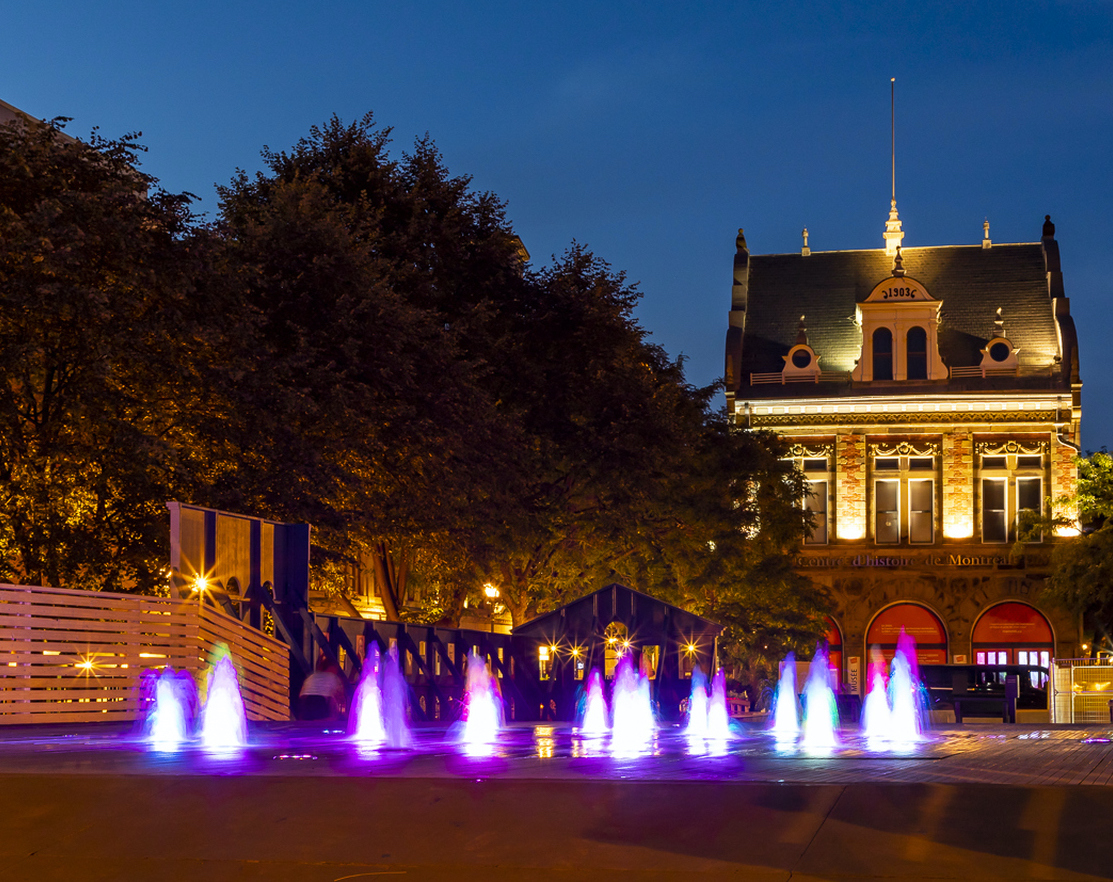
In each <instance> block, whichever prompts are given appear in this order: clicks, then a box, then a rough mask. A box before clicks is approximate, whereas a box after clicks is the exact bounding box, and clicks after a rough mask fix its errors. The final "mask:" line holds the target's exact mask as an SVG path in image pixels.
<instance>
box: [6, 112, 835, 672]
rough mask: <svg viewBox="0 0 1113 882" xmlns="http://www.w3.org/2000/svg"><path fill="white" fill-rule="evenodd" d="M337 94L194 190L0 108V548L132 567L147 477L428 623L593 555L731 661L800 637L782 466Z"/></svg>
mask: <svg viewBox="0 0 1113 882" xmlns="http://www.w3.org/2000/svg"><path fill="white" fill-rule="evenodd" d="M389 145H390V131H389V129H382V128H379V127H378V126H376V124H375V122H374V120H373V118H372V117H371V116H370V115H368V116H367V117H365V118H363V119H362V120H359V121H357V122H355V123H351V124H344V123H342V122H341V121H339V120H338V119H336V118H333V119H332V120H330V121H329V122H328V123H326V124H325V125H323V126H320V127H314V128H313V129H311V130H310V133H309V134H308V135H307V137H305V138H304V139H302V140H301V141H299V142H298V143H297V144H296V145H295V146H294V147H293V148H291V149H290V150H288V151H271V150H265V151H264V153H263V159H264V166H265V167H264V169H263V170H262V171H261V172H259V173H257V174H255V175H247V174H246V173H243V172H239V173H237V174H236V175H235V176H234V177H233V178H232V180H231V181H230V182H229V184H228V185H226V186H224V187H221V188H219V196H220V207H219V212H218V216H217V217H216V219H215V220H214V221H213V222H212V223H209V224H200V223H198V222H197V221H196V219H195V218H193V217H192V216H191V215H190V213H189V203H190V198H189V197H188V195H185V194H182V195H177V196H175V195H171V194H167V193H164V192H162V191H161V190H158V189H157V187H156V182H154V181H153V180H152V179H151V178H149V177H147V176H145V175H143V174H142V173H141V172H139V170H138V168H137V163H136V151H137V150H138V147H137V145H136V142H135V140H134V138H125V139H121V140H120V141H115V142H109V141H103V140H100V139H96V138H94V139H93V140H92V141H91V142H90V143H89V144H84V143H81V142H76V141H72V140H69V139H66V138H64V137H62V136H61V135H60V132H59V129H58V126H53V127H40V128H34V127H26V126H22V125H13V126H9V127H7V128H5V129H3V130H2V131H0V163H2V174H0V298H3V299H2V301H0V335H2V342H3V343H4V350H3V355H2V356H0V359H2V369H3V370H4V372H5V374H6V380H7V382H6V383H5V384H4V386H3V387H2V390H0V391H2V395H3V398H2V400H0V432H2V436H3V437H2V438H0V493H3V494H4V496H3V498H4V506H3V511H2V512H0V542H2V543H3V549H4V554H3V558H4V559H3V561H2V565H3V566H5V567H6V571H5V576H6V577H7V578H10V579H12V580H16V581H33V582H34V581H39V582H45V583H48V584H81V585H86V586H88V587H115V588H119V587H131V588H134V589H137V590H146V591H150V590H156V589H157V588H158V587H159V585H160V580H161V575H160V572H159V571H160V569H161V567H160V561H161V560H162V559H164V557H165V540H164V537H163V527H162V524H163V523H164V520H165V518H164V514H163V509H162V504H163V502H164V501H165V500H166V499H168V498H174V497H179V498H188V499H190V500H191V501H194V502H197V503H200V504H207V505H212V506H216V507H220V508H224V509H229V510H240V511H250V512H252V513H258V514H263V515H265V516H268V517H273V518H277V519H281V520H293V521H308V522H310V523H312V524H313V525H314V527H315V532H314V535H315V543H316V548H315V569H316V570H317V571H318V572H319V573H325V574H328V573H333V574H336V575H337V578H340V576H341V574H342V571H343V570H344V569H345V568H348V567H350V566H353V565H360V566H365V567H370V568H372V569H373V571H374V573H375V580H376V583H377V585H378V587H379V590H380V592H381V595H382V599H383V603H384V606H385V607H386V610H387V614H388V616H389V617H391V618H399V617H402V616H405V615H414V614H421V613H420V612H415V611H414V610H407V609H406V608H405V607H406V605H405V589H406V585H407V582H409V581H411V580H414V579H417V580H421V581H422V582H423V583H424V584H425V585H426V586H429V587H430V588H435V589H436V591H435V592H431V594H430V596H435V598H436V602H435V603H430V604H429V605H428V606H429V607H430V608H428V609H426V610H425V614H426V615H428V616H431V617H433V618H444V619H446V620H449V621H451V620H453V619H454V618H456V617H458V616H459V613H460V611H461V609H462V606H463V604H464V601H465V599H466V598H468V597H472V598H475V599H478V597H480V596H481V592H482V589H483V586H484V585H485V584H492V583H493V584H494V585H495V586H497V588H498V589H499V592H500V600H501V602H503V603H504V604H505V605H506V606H507V608H508V609H509V610H510V612H511V614H512V617H513V620H514V622H515V623H516V624H517V623H520V622H522V621H524V620H526V619H528V618H530V617H532V616H533V615H535V614H537V613H540V612H543V611H545V610H547V609H551V608H552V607H554V606H556V605H559V604H560V603H562V602H565V601H568V600H571V599H574V598H575V597H577V596H579V595H581V594H583V593H585V592H587V591H589V590H592V589H594V588H595V587H598V585H599V584H600V580H603V579H610V580H620V581H624V582H627V583H628V584H631V585H632V586H634V587H637V588H639V589H640V590H644V591H649V592H651V593H654V594H658V595H660V596H662V597H665V598H666V599H669V600H672V601H673V602H676V603H678V604H680V605H683V606H686V607H688V608H692V609H694V610H695V611H697V612H701V613H703V614H705V615H708V616H710V617H712V618H716V619H718V620H719V621H722V622H724V623H726V624H728V626H729V628H730V634H731V644H732V646H734V647H735V649H736V650H737V652H738V653H739V654H740V655H747V654H751V655H752V654H753V653H759V654H760V653H761V652H765V651H767V652H768V653H769V655H776V654H779V653H780V652H781V651H783V649H785V648H789V647H793V648H799V647H800V646H801V645H803V644H805V643H806V642H807V641H809V640H812V639H814V638H815V637H816V636H818V635H819V634H821V633H822V631H823V622H822V611H823V606H824V598H823V597H822V596H821V595H820V594H818V593H817V592H816V591H815V589H814V588H813V587H812V586H811V583H810V582H808V581H807V580H806V579H803V578H801V577H799V576H797V575H796V574H795V573H794V572H793V570H792V568H791V566H790V559H789V557H788V555H787V554H786V551H788V550H790V549H792V548H794V547H795V546H796V545H797V544H798V543H799V541H800V538H801V536H802V533H803V530H804V529H805V527H806V515H805V514H804V513H803V512H802V511H801V507H800V505H799V501H800V499H802V497H803V493H804V484H803V483H802V479H801V476H800V475H799V474H798V473H796V472H794V471H793V470H792V469H791V468H789V467H787V466H785V465H784V464H783V462H782V460H781V458H780V457H781V453H782V451H781V450H780V447H779V442H778V441H777V439H776V438H774V437H772V436H770V435H763V434H758V433H751V432H744V431H740V430H738V429H736V428H735V427H733V426H731V425H730V422H729V420H728V419H727V418H726V416H725V415H723V414H716V413H713V412H712V411H711V409H710V401H711V400H712V398H713V396H714V393H715V391H716V390H715V388H714V387H709V388H703V389H699V388H695V387H693V386H691V385H690V384H688V383H687V381H686V380H685V377H684V371H683V364H682V362H681V361H680V360H674V359H670V358H669V357H668V356H667V354H666V353H665V352H664V351H663V350H662V349H661V348H660V347H658V346H656V345H655V344H653V343H652V341H651V340H650V339H649V336H648V335H647V333H646V332H645V330H644V329H642V328H641V327H640V325H639V324H638V322H637V321H636V319H635V317H634V309H635V307H636V304H637V302H638V299H639V297H640V294H639V292H638V290H637V288H636V286H634V285H631V284H629V283H628V282H627V281H626V279H625V278H624V276H623V275H622V273H620V272H616V271H614V270H612V268H611V267H610V266H609V265H608V264H607V263H606V262H605V261H603V260H602V259H600V258H599V257H597V256H595V255H594V254H592V252H591V251H590V250H589V249H588V248H586V247H584V246H582V245H579V244H576V243H573V244H572V246H571V247H570V248H569V249H568V250H567V252H566V253H564V254H563V255H561V256H559V257H557V258H554V259H553V260H552V261H551V263H549V264H547V265H545V266H543V267H540V268H537V269H534V268H532V267H530V266H528V265H526V264H525V263H524V260H523V253H522V248H521V242H520V241H519V240H518V239H517V237H516V236H515V234H514V232H513V230H512V228H511V226H510V224H509V223H508V221H507V219H506V211H505V205H504V204H503V203H502V202H501V200H499V199H498V198H497V197H496V196H494V195H493V194H490V193H480V192H476V191H474V190H473V189H472V186H471V181H470V179H468V178H467V177H454V176H453V175H451V174H450V173H449V172H448V170H447V169H446V167H445V165H444V162H443V160H442V158H441V156H440V154H439V153H438V151H437V150H436V148H435V146H434V145H433V143H432V142H431V141H430V140H429V139H428V138H425V139H421V140H419V141H417V142H416V143H415V145H414V146H413V148H412V150H411V151H410V152H406V153H403V154H402V155H401V157H400V158H397V159H395V158H393V157H392V156H391V155H390V152H389Z"/></svg>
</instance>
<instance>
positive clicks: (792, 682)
mask: <svg viewBox="0 0 1113 882" xmlns="http://www.w3.org/2000/svg"><path fill="white" fill-rule="evenodd" d="M799 734H800V715H799V712H798V710H797V707H796V656H795V655H793V654H792V653H791V652H790V653H789V654H788V655H787V656H785V660H784V661H783V662H781V675H780V678H779V679H778V680H777V695H776V697H775V698H774V700H773V737H774V739H776V741H777V743H778V744H787V743H789V742H794V741H795V740H796V737H797V736H798V735H799Z"/></svg>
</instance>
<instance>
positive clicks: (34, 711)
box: [0, 585, 290, 724]
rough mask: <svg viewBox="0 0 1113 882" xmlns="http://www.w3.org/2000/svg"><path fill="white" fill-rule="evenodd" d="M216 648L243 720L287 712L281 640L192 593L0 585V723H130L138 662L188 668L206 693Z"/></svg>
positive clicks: (138, 710)
mask: <svg viewBox="0 0 1113 882" xmlns="http://www.w3.org/2000/svg"><path fill="white" fill-rule="evenodd" d="M220 645H225V646H227V647H228V649H229V651H230V652H231V655H232V659H233V661H234V662H235V664H236V667H237V669H238V671H239V674H240V687H241V689H242V690H243V698H244V705H245V707H246V710H247V716H248V718H249V719H252V720H285V719H288V718H289V688H290V680H289V651H288V649H287V646H286V644H284V643H283V642H282V641H280V640H276V639H275V638H274V637H271V636H269V635H268V634H266V633H264V632H263V631H260V630H258V629H256V628H252V627H250V626H249V625H246V624H244V623H243V622H241V621H239V620H238V619H236V618H233V617H231V616H228V615H226V614H225V613H223V612H220V611H219V610H217V609H214V608H212V607H211V606H205V605H203V604H201V603H199V602H198V600H196V599H193V600H186V601H183V600H180V599H176V598H168V597H143V596H136V595H129V594H110V593H107V592H96V591H74V590H68V589H63V588H40V587H32V586H27V585H0V724H11V723H84V722H97V721H106V720H117V721H126V720H137V719H139V718H140V716H141V715H142V713H143V712H144V710H145V709H144V708H143V707H142V706H141V699H140V695H139V689H138V681H139V677H140V675H141V673H142V671H143V670H144V669H146V668H163V667H165V666H167V665H170V666H173V667H174V668H178V669H184V670H187V671H189V672H190V673H191V674H193V676H194V679H195V680H196V682H197V685H198V688H199V690H201V691H202V694H203V690H204V687H205V681H206V674H207V670H208V668H209V666H210V661H211V659H212V656H213V653H214V650H215V649H216V647H218V646H220Z"/></svg>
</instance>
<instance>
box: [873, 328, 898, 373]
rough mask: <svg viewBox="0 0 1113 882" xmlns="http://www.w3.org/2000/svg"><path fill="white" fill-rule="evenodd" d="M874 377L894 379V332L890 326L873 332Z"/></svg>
mask: <svg viewBox="0 0 1113 882" xmlns="http://www.w3.org/2000/svg"><path fill="white" fill-rule="evenodd" d="M873 378H874V379H875V380H891V379H893V332H892V331H890V330H889V329H888V328H878V329H877V330H876V331H874V332H873Z"/></svg>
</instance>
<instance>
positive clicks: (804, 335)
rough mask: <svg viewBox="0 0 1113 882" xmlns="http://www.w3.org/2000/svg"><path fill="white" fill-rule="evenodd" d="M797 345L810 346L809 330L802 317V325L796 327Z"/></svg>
mask: <svg viewBox="0 0 1113 882" xmlns="http://www.w3.org/2000/svg"><path fill="white" fill-rule="evenodd" d="M796 345H797V346H801V345H802V346H807V345H808V329H807V326H805V324H804V317H803V316H800V324H799V325H797V326H796Z"/></svg>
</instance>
